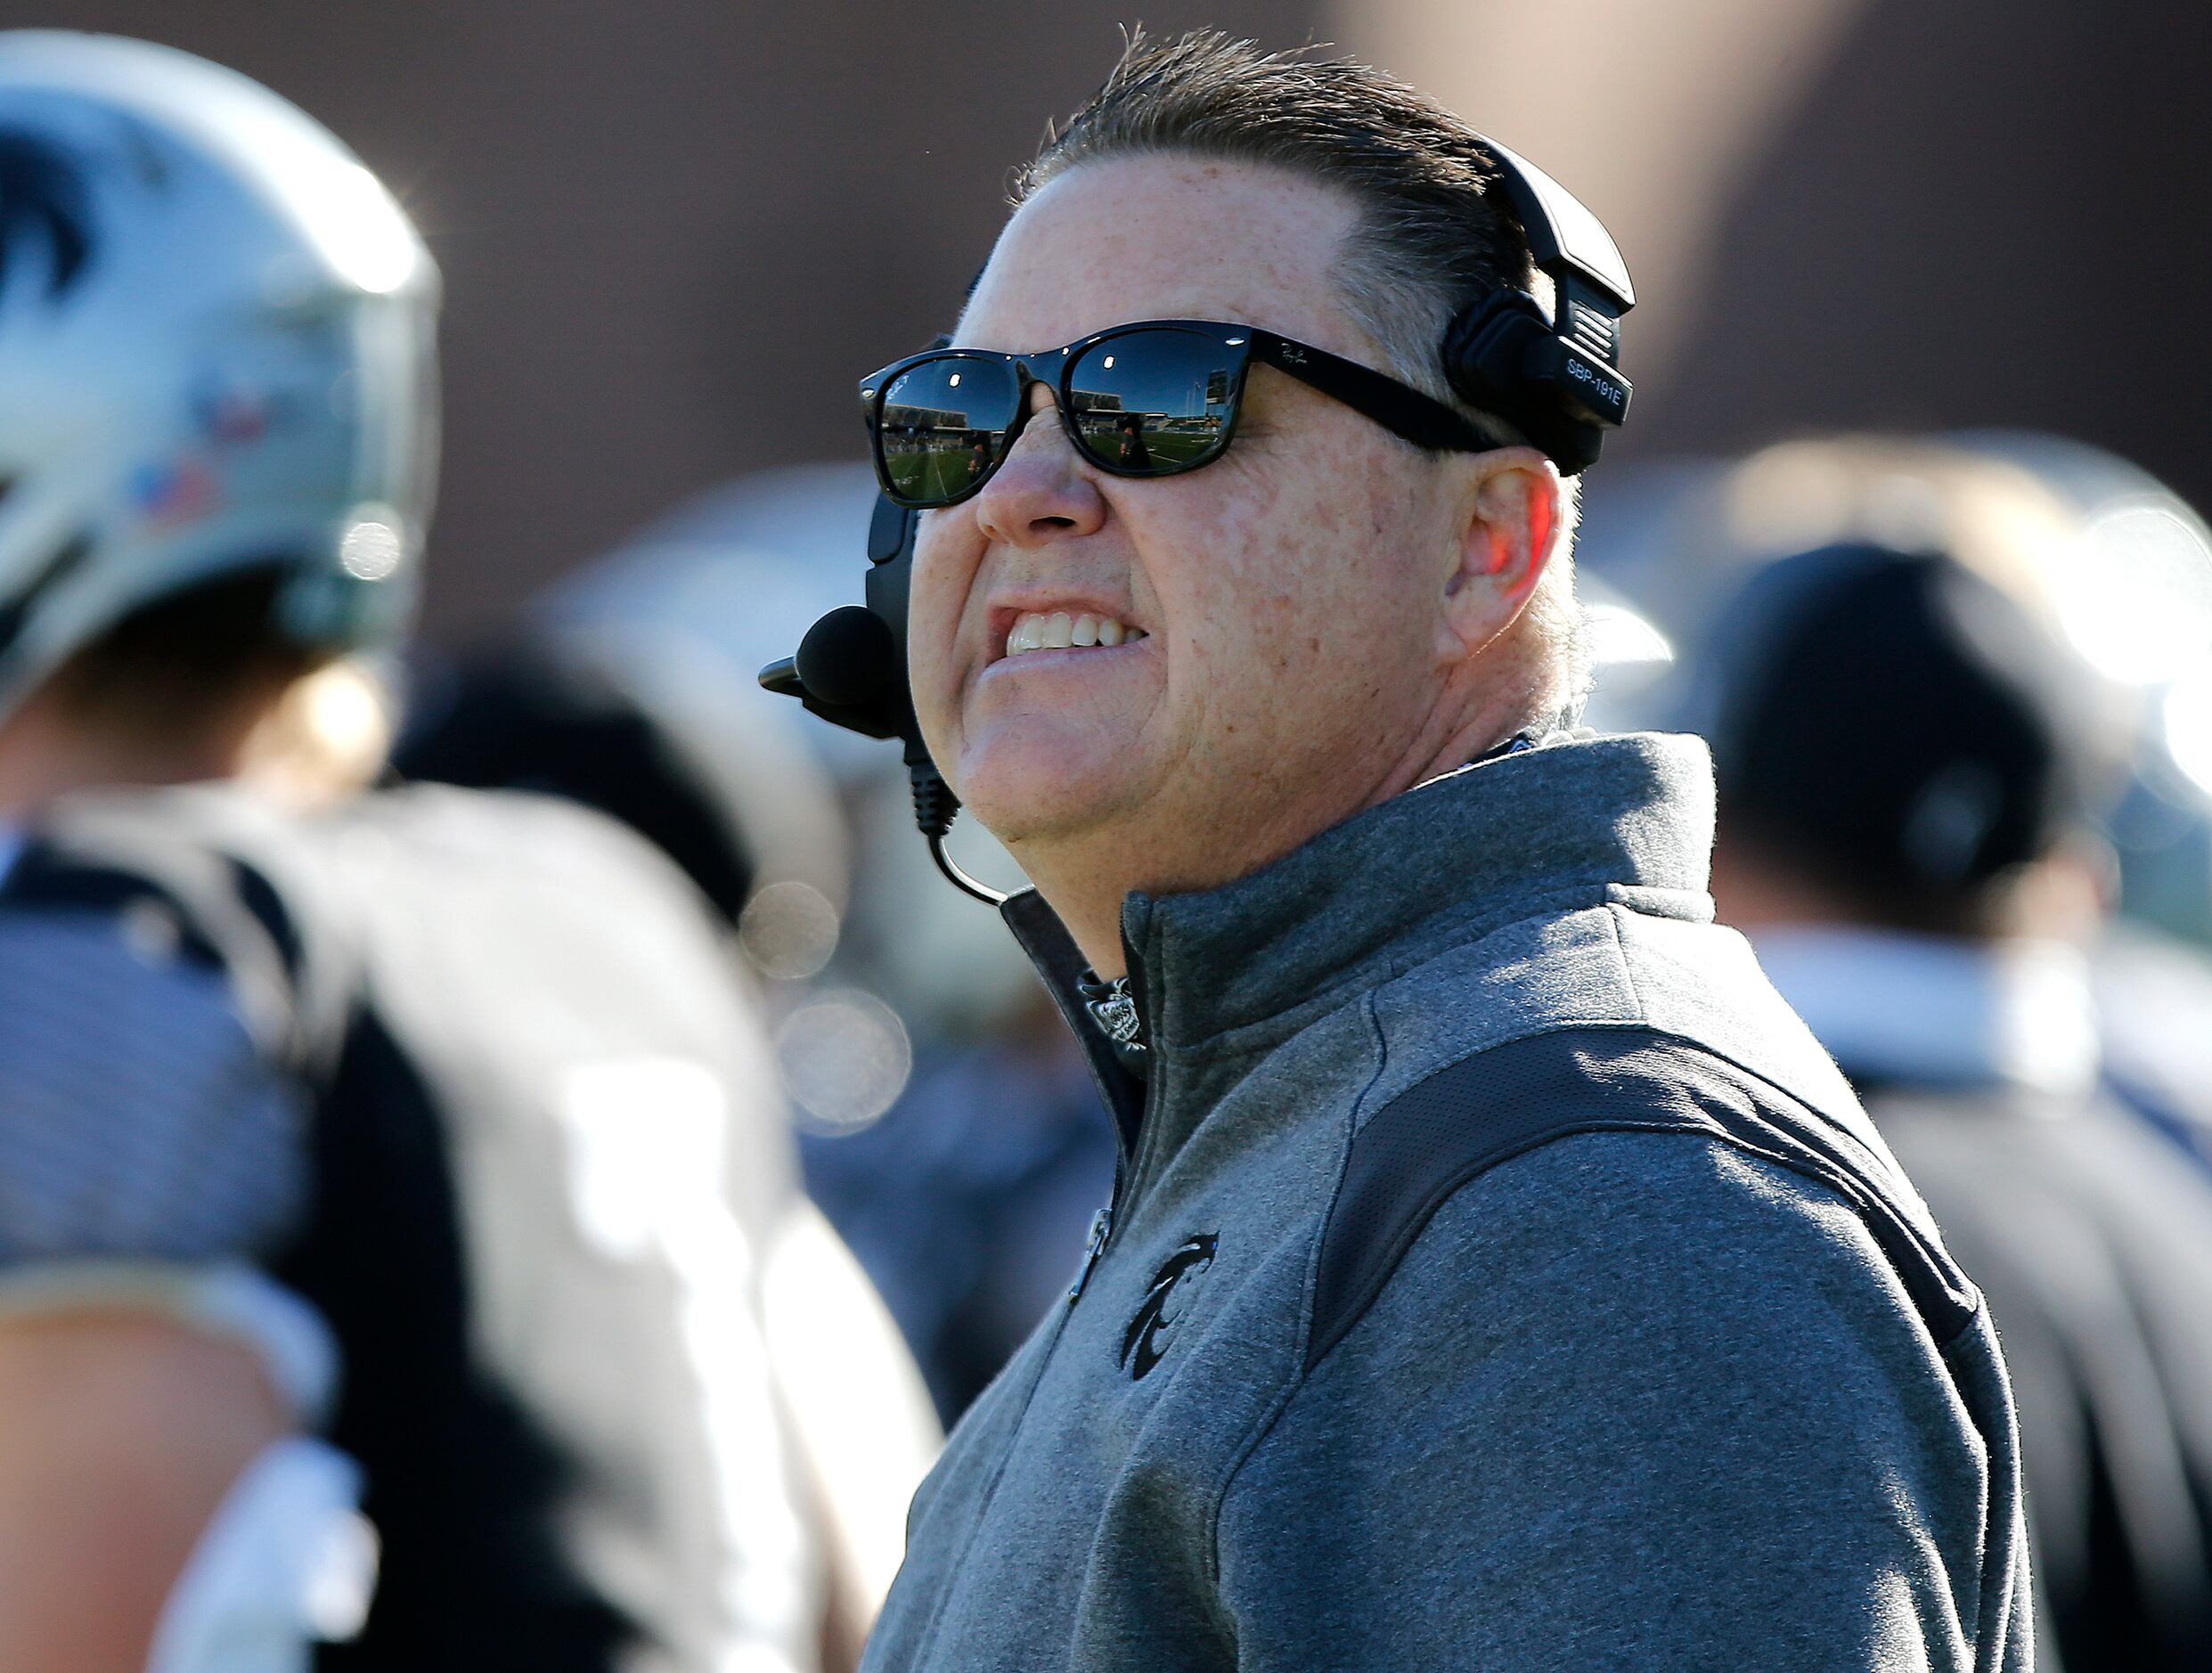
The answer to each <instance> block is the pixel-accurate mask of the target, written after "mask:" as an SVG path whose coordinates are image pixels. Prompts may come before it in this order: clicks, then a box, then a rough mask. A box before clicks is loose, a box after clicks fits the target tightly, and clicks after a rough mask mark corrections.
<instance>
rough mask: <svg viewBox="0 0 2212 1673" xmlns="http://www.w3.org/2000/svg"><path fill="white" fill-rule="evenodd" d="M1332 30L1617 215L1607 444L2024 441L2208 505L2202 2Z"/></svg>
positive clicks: (1495, 19)
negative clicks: (1620, 330)
mask: <svg viewBox="0 0 2212 1673" xmlns="http://www.w3.org/2000/svg"><path fill="white" fill-rule="evenodd" d="M1325 28H1326V30H1327V31H1328V32H1329V33H1330V34H1332V35H1334V36H1335V37H1336V38H1338V39H1340V40H1342V41H1343V42H1345V43H1346V44H1347V45H1350V46H1351V47H1353V48H1355V49H1358V50H1360V51H1363V52H1367V53H1372V54H1374V55H1375V56H1376V57H1377V58H1380V59H1382V60H1383V61H1385V62H1389V63H1394V64H1398V65H1401V66H1404V65H1410V66H1414V67H1416V72H1415V73H1416V76H1417V78H1419V79H1421V80H1422V81H1423V83H1424V85H1425V86H1429V87H1430V88H1431V89H1432V90H1433V91H1434V92H1436V93H1437V94H1439V95H1440V96H1442V97H1443V98H1445V99H1446V100H1447V102H1450V103H1452V104H1453V105H1454V106H1455V107H1456V108H1457V109H1458V110H1460V111H1461V112H1462V113H1463V114H1464V115H1465V116H1466V117H1467V118H1469V119H1470V120H1472V121H1473V122H1474V123H1475V124H1476V125H1477V126H1487V127H1488V128H1489V130H1490V132H1492V133H1494V134H1495V135H1497V136H1498V138H1499V139H1501V140H1504V141H1505V142H1506V143H1509V144H1511V145H1513V146H1514V147H1515V148H1516V149H1519V150H1521V151H1524V152H1526V153H1527V154H1528V155H1530V157H1532V158H1533V159H1536V160H1537V161H1539V162H1540V163H1543V164H1545V165H1546V166H1547V167H1550V168H1552V169H1553V170H1554V171H1555V173H1557V174H1558V175H1560V177H1561V178H1562V179H1563V181H1564V182H1565V183H1566V184H1568V185H1570V186H1571V187H1572V188H1573V189H1574V190H1576V191H1577V192H1579V193H1580V194H1582V195H1583V196H1584V197H1585V198H1586V199H1587V200H1588V202H1589V203H1590V205H1591V207H1592V208H1595V209H1596V210H1597V211H1598V213H1599V214H1600V215H1601V216H1604V218H1605V219H1606V221H1607V222H1608V224H1610V225H1611V226H1612V228H1613V230H1614V232H1615V233H1616V234H1617V236H1618V237H1619V238H1620V242H1621V246H1622V249H1623V252H1624V254H1625V255H1626V256H1627V257H1628V265H1629V268H1630V271H1631V272H1632V273H1634V274H1635V275H1636V276H1637V282H1638V289H1639V291H1640V293H1641V295H1640V298H1639V303H1640V306H1639V309H1638V312H1637V314H1635V315H1633V316H1632V317H1631V318H1630V319H1629V321H1628V330H1627V338H1626V342H1627V355H1626V358H1627V363H1628V371H1629V372H1630V375H1631V376H1632V377H1633V378H1634V379H1635V380H1636V385H1637V393H1636V404H1635V409H1634V413H1633V416H1632V418H1631V420H1630V423H1629V426H1628V428H1627V429H1626V430H1625V431H1623V432H1622V434H1621V436H1620V437H1619V439H1618V442H1617V444H1616V445H1613V447H1612V449H1611V450H1610V453H1609V456H1611V457H1631V456H1635V455H1637V454H1650V453H1662V452H1663V453H1682V452H1696V451H1702V450H1723V449H1736V448H1743V447H1750V446H1756V445H1759V444H1761V443H1764V442H1767V441H1771V440H1773V439H1775V438H1776V437H1783V436H1788V435H1791V434H1796V433H1802V432H1806V431H1809V430H1815V429H1820V428H1874V427H1902V428H1959V427H1984V426H2017V427H2023V428H2042V429H2051V430H2057V431H2061V432H2063V433H2066V434H2069V435H2073V436H2077V437H2081V438H2082V439H2085V440H2087V441H2091V442H2094V443H2097V444H2099V445H2102V446H2105V447H2108V448H2110V449H2112V450H2114V451H2116V452H2118V453H2122V454H2124V455H2126V456H2127V457H2130V458H2132V459H2134V460H2135V461H2137V462H2139V463H2142V464H2143V465H2146V466H2148V467H2149V468H2150V469H2152V470H2153V471H2154V472H2156V473H2157V474H2159V475H2160V476H2162V477H2165V478H2166V479H2167V481H2168V482H2170V483H2171V484H2172V485H2173V486H2175V487H2176V488H2178V489H2180V490H2181V491H2182V493H2183V494H2185V495H2187V496H2188V497H2190V498H2191V499H2192V500H2193V501H2194V502H2196V503H2197V504H2198V505H2199V506H2200V508H2206V509H2212V394H2208V389H2212V310H2208V309H2207V307H2206V306H2205V292H2206V284H2207V279H2208V276H2212V215H2208V212H2207V209H2206V207H2205V191H2206V181H2207V178H2208V175H2212V98H2208V97H2207V95H2206V91H2205V79H2206V76H2207V72H2208V69H2212V4H2206V0H2127V3H2126V4H2118V5H2102V6H2093V5H2086V4H2082V3H2081V0H1941V3H1940V4H1929V0H1665V4H1654V3H1653V0H1577V4H1574V5H1572V6H1571V7H1570V6H1564V5H1548V4H1538V3H1537V0H1334V4H1332V7H1331V12H1330V16H1329V18H1328V20H1326V24H1325ZM1602 481H1603V477H1602V474H1600V475H1594V476H1593V477H1592V484H1593V486H1592V492H1593V493H1594V494H1595V493H1599V492H1602V486H1600V485H1601V484H1602Z"/></svg>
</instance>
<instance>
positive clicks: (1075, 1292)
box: [1067, 1208, 1114, 1307]
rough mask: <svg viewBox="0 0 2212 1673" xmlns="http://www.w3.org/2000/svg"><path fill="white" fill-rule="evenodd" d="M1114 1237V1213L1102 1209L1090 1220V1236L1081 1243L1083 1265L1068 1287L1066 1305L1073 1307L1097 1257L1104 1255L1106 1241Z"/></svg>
mask: <svg viewBox="0 0 2212 1673" xmlns="http://www.w3.org/2000/svg"><path fill="white" fill-rule="evenodd" d="M1113 1235H1114V1211H1113V1210H1112V1209H1110V1208H1102V1209H1100V1210H1099V1211H1098V1213H1097V1214H1096V1215H1094V1216H1092V1218H1091V1221H1090V1236H1089V1237H1088V1238H1086V1239H1085V1240H1084V1243H1083V1264H1082V1268H1081V1269H1079V1270H1078V1271H1077V1272H1076V1274H1075V1282H1074V1283H1073V1284H1072V1285H1069V1286H1068V1292H1067V1304H1068V1305H1069V1306H1070V1307H1073V1306H1074V1305H1075V1299H1076V1297H1078V1296H1079V1295H1081V1294H1082V1293H1083V1285H1086V1284H1088V1283H1090V1273H1091V1269H1092V1268H1094V1267H1096V1266H1097V1265H1098V1257H1099V1256H1100V1255H1102V1254H1104V1253H1106V1239H1107V1238H1108V1237H1110V1236H1113Z"/></svg>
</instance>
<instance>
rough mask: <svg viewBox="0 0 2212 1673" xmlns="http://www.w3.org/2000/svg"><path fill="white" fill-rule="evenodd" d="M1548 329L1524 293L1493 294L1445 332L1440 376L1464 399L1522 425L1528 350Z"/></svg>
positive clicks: (1470, 307)
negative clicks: (1443, 375) (1443, 376)
mask: <svg viewBox="0 0 2212 1673" xmlns="http://www.w3.org/2000/svg"><path fill="white" fill-rule="evenodd" d="M1551 329H1552V328H1551V322H1549V321H1548V320H1547V319H1546V318H1545V317H1544V310H1543V309H1542V308H1541V307H1540V306H1538V303H1537V300H1536V298H1534V297H1532V296H1530V294H1529V293H1528V292H1527V291H1525V290H1497V291H1493V292H1491V293H1490V295H1489V296H1487V297H1484V298H1482V299H1481V301H1479V302H1473V303H1470V304H1469V305H1468V306H1465V307H1464V308H1462V309H1461V310H1460V311H1459V314H1458V315H1457V318H1455V319H1454V320H1453V321H1452V322H1451V326H1450V328H1449V330H1448V331H1446V332H1445V333H1444V374H1445V376H1446V377H1447V378H1449V379H1450V381H1451V387H1452V388H1453V389H1455V390H1456V391H1457V393H1458V395H1459V397H1460V398H1461V399H1462V400H1464V401H1465V402H1467V403H1468V404H1471V405H1473V406H1479V407H1481V408H1483V409H1484V410H1486V411H1488V412H1495V413H1497V414H1498V416H1499V417H1500V418H1504V419H1506V420H1511V421H1512V422H1514V423H1515V424H1520V423H1521V422H1522V419H1523V417H1524V415H1525V410H1526V408H1527V406H1528V394H1529V390H1528V383H1527V377H1528V368H1529V351H1530V348H1531V347H1534V346H1536V345H1537V344H1538V343H1539V342H1541V341H1542V340H1544V339H1546V338H1548V337H1549V336H1550V335H1551Z"/></svg>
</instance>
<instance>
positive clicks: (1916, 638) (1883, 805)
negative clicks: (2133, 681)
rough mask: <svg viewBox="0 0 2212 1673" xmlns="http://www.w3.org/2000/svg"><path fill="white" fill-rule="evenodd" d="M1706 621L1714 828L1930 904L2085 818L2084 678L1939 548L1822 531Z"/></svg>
mask: <svg viewBox="0 0 2212 1673" xmlns="http://www.w3.org/2000/svg"><path fill="white" fill-rule="evenodd" d="M1719 619H1720V621H1721V622H1722V623H1723V624H1724V625H1723V627H1722V628H1721V630H1720V631H1719V632H1718V633H1717V634H1716V647H1717V649H1718V661H1719V667H1718V672H1719V675H1720V681H1721V688H1720V701H1719V706H1718V714H1717V716H1716V717H1715V724H1714V726H1713V727H1712V740H1713V746H1714V757H1715V764H1716V766H1717V768H1718V772H1719V779H1720V817H1721V834H1722V837H1723V839H1724V840H1726V839H1727V838H1728V837H1731V836H1734V835H1739V834H1740V835H1742V836H1743V837H1749V838H1751V839H1753V840H1756V841H1758V842H1759V843H1760V844H1761V845H1765V846H1767V847H1770V848H1773V849H1775V850H1777V851H1780V852H1782V853H1786V854H1788V855H1790V856H1791V857H1792V858H1794V859H1797V860H1799V861H1802V862H1804V863H1806V864H1808V866H1811V867H1813V868H1814V869H1817V870H1818V871H1820V872H1821V873H1823V874H1824V876H1825V877H1827V878H1828V879H1829V880H1831V881H1832V882H1834V883H1836V884H1839V885H1843V886H1846V887H1849V888H1852V889H1854V890H1856V891H1858V892H1860V893H1863V894H1873V895H1876V896H1878V897H1881V898H1883V899H1887V900H1890V901H1894V902H1898V903H1899V904H1906V903H1919V904H1920V905H1922V906H1924V907H1930V908H1936V909H1941V908H1943V907H1945V906H1946V905H1948V904H1956V903H1963V902H1967V901H1969V900H1971V898H1972V897H1973V896H1974V895H1975V894H1977V893H1978V892H1979V890H1980V888H1981V887H1982V885H1986V884H1988V882H1989V881H1991V880H1992V879H1993V878H1995V877H1997V876H1998V875H2000V874H2001V873H2003V872H2004V871H2005V870H2007V869H2010V868H2012V867H2014V866H2017V865H2019V864H2020V863H2022V862H2024V861H2029V860H2033V859H2035V858H2037V857H2038V856H2039V855H2041V854H2043V853H2046V852H2048V851H2049V849H2050V848H2051V846H2052V845H2053V843H2054V842H2055V841H2056V840H2057V839H2058V838H2059V837H2061V836H2062V835H2063V834H2065V832H2066V831H2067V830H2068V829H2069V828H2071V827H2072V826H2073V825H2074V824H2075V823H2076V822H2077V821H2078V820H2080V819H2082V818H2083V817H2084V816H2085V812H2086V810H2087V799H2088V796H2089V795H2090V792H2091V788H2092V786H2093V784H2094V781H2095V779H2096V777H2097V768H2098V765H2099V761H2098V755H2099V752H2098V747H2097V741H2096V740H2097V735H2098V734H2097V726H2096V710H2097V704H2098V697H2097V694H2096V692H2095V690H2094V684H2093V676H2092V675H2091V674H2090V673H2089V672H2088V671H2087V669H2086V668H2085V666H2084V665H2082V664H2081V663H2080V661H2079V660H2078V658H2077V657H2076V656H2075V655H2074V653H2073V652H2072V651H2071V650H2070V649H2069V648H2068V647H2067V646H2066V645H2065V643H2064V642H2063V641H2061V640H2060V639H2059V638H2058V636H2057V635H2056V633H2055V632H2053V631H2052V630H2051V629H2049V628H2047V627H2046V626H2045V624H2044V623H2043V622H2042V621H2041V620H2040V619H2039V618H2038V617H2037V616H2035V615H2034V614H2033V613H2032V612H2031V611H2030V610H2029V609H2028V608H2027V607H2026V606H2025V605H2024V604H2023V603H2022V602H2021V601H2020V600H2018V599H2016V598H2014V597H2013V596H2012V594H2010V593H2008V592H2005V591H2004V590H2003V589H2001V588H1999V587H1998V586H1996V585H1995V584H1992V583H1991V582H1990V581H1988V579H1986V578H1985V577H1983V576H1982V575H1979V574H1978V573H1977V572H1975V571H1974V570H1971V569H1969V568H1968V567H1966V566H1964V565H1963V564H1961V563H1959V562H1958V561H1956V560H1955V559H1951V558H1948V557H1946V556H1943V555H1941V554H1939V553H1932V552H1911V551H1893V550H1890V549H1889V548H1886V547H1881V546H1873V545H1857V544H1853V545H1842V546H1830V547H1824V548H1823V549H1821V550H1819V551H1812V552H1806V553H1802V554H1800V555H1799V556H1797V557H1793V558H1788V559H1783V560H1782V561H1781V562H1780V563H1777V564H1775V565H1773V566H1771V567H1768V568H1766V569H1764V570H1762V571H1761V573H1760V574H1759V575H1758V576H1757V577H1755V578H1754V580H1753V581H1752V582H1751V584H1750V585H1749V586H1747V587H1746V588H1745V589H1744V590H1743V593H1742V594H1741V595H1740V596H1739V598H1738V599H1737V600H1736V602H1735V608H1733V609H1731V610H1730V611H1728V612H1727V613H1726V614H1724V615H1723V616H1721V617H1720V618H1719Z"/></svg>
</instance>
